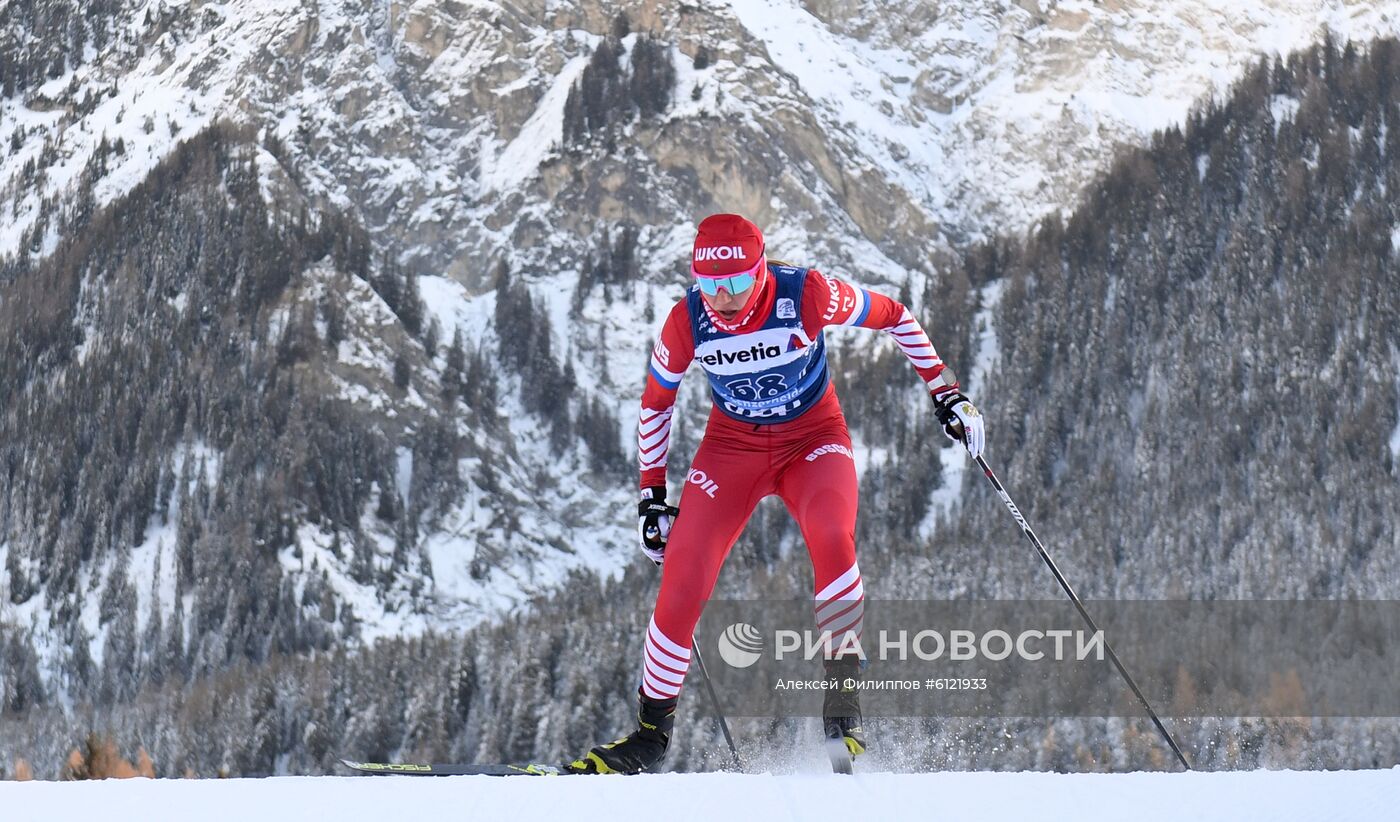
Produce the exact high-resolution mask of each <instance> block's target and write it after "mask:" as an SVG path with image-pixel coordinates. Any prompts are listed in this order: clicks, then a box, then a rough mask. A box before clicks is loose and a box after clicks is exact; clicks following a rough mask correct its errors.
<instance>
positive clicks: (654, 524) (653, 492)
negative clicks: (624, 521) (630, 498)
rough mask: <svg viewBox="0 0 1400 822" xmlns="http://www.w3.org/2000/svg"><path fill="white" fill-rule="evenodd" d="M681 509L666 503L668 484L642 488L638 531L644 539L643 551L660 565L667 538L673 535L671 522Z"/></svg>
mask: <svg viewBox="0 0 1400 822" xmlns="http://www.w3.org/2000/svg"><path fill="white" fill-rule="evenodd" d="M679 513H680V510H679V509H677V508H676V506H674V505H667V504H666V486H664V485H653V486H651V487H650V488H645V489H643V490H642V501H641V503H639V504H638V505H637V516H638V517H639V518H640V522H638V524H637V533H638V536H640V537H641V540H642V553H644V554H646V555H647V556H648V557H650V558H651V561H652V562H655V563H656V564H657V565H660V564H661V563H662V561H663V560H664V559H665V555H666V539H667V538H668V537H670V536H671V523H672V521H674V520H675V518H676V515H677V514H679Z"/></svg>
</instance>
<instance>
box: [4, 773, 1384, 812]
mask: <svg viewBox="0 0 1400 822" xmlns="http://www.w3.org/2000/svg"><path fill="white" fill-rule="evenodd" d="M1397 796H1400V768H1392V769H1390V770H1385V771H1380V770H1377V771H1243V772H1225V773H1129V774H1053V773H933V774H858V775H856V776H851V777H843V776H836V775H834V774H783V775H774V774H753V775H750V774H655V775H647V776H633V777H603V778H596V779H588V778H575V779H571V778H548V777H546V778H532V777H514V778H506V779H502V778H495V777H489V776H459V777H441V778H433V777H379V776H370V777H358V778H357V777H345V778H338V777H281V778H272V779H230V780H145V779H135V780H121V781H118V780H109V781H105V782H0V808H4V814H3V816H4V818H5V819H7V820H14V822H29V821H30V820H36V821H37V820H56V821H63V822H66V820H82V819H103V820H127V819H133V820H135V819H139V820H143V822H160V821H161V820H171V822H177V821H178V822H188V820H194V819H197V820H201V822H224V820H227V822H247V820H248V819H257V820H259V822H278V821H279V820H297V822H301V820H306V819H326V820H335V821H336V822H388V821H389V820H400V819H432V820H437V819H450V818H458V819H511V820H513V822H531V820H550V821H551V822H553V820H559V819H567V820H586V819H608V820H617V819H640V818H643V817H648V818H650V817H661V818H665V819H667V820H668V822H684V821H685V820H692V819H693V820H713V819H792V820H802V819H822V820H855V819H879V820H904V819H968V820H972V819H975V820H980V821H981V822H993V820H1013V821H1014V822H1025V821H1026V820H1056V819H1065V820H1075V822H1094V820H1114V822H1117V820H1124V819H1131V820H1134V822H1152V820H1162V822H1180V821H1181V820H1200V819H1204V820H1215V819H1219V820H1238V819H1246V820H1248V819H1260V820H1264V819H1267V820H1270V822H1280V820H1289V819H1299V820H1308V822H1320V820H1332V819H1337V820H1341V819H1345V820H1379V819H1392V818H1394V813H1395V798H1396V797H1397Z"/></svg>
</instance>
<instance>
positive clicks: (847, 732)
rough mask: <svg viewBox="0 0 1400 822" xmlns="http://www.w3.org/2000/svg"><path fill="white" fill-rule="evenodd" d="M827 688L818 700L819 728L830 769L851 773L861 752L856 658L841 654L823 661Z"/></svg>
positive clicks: (862, 748) (861, 736)
mask: <svg viewBox="0 0 1400 822" xmlns="http://www.w3.org/2000/svg"><path fill="white" fill-rule="evenodd" d="M824 664H825V666H826V680H827V689H826V694H825V698H824V699H823V701H822V729H823V730H824V731H825V732H826V753H827V756H828V757H830V759H831V769H832V770H834V771H835V772H837V773H851V771H852V765H853V763H854V762H855V758H856V757H857V756H859V755H860V754H863V753H865V730H864V729H863V728H862V727H861V722H860V691H859V689H858V687H857V686H858V685H859V682H860V658H859V657H856V656H844V657H841V658H839V659H828V660H826V661H825V663H824Z"/></svg>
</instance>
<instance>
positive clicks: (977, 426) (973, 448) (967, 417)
mask: <svg viewBox="0 0 1400 822" xmlns="http://www.w3.org/2000/svg"><path fill="white" fill-rule="evenodd" d="M933 402H934V406H935V407H936V408H937V409H938V410H937V411H935V412H934V413H935V414H936V415H937V417H938V421H939V422H940V423H942V425H943V435H944V436H945V437H947V438H948V439H950V440H952V441H953V442H957V443H962V444H963V445H964V446H965V447H966V448H967V453H968V455H969V456H971V457H972V458H973V459H976V458H977V457H980V456H982V450H983V448H984V447H985V446H986V444H987V432H986V425H985V423H984V421H983V419H982V414H981V412H979V411H978V410H977V406H975V405H973V404H972V400H969V399H968V398H967V397H966V396H964V395H963V394H962V392H960V391H958V390H956V389H954V390H952V391H945V392H943V393H942V394H939V395H936V396H935V397H934V398H933Z"/></svg>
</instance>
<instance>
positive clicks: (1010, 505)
mask: <svg viewBox="0 0 1400 822" xmlns="http://www.w3.org/2000/svg"><path fill="white" fill-rule="evenodd" d="M977 464H978V465H980V466H982V473H984V474H986V475H987V479H988V480H990V481H991V483H992V487H993V488H995V489H996V490H997V494H999V495H1000V496H1001V501H1002V502H1004V503H1006V507H1007V509H1008V510H1010V511H1011V516H1013V517H1015V518H1016V524H1017V525H1020V526H1021V531H1022V532H1023V533H1024V534H1025V535H1026V539H1028V540H1030V541H1031V545H1034V546H1035V550H1036V551H1037V552H1038V553H1039V554H1040V558H1041V559H1043V560H1045V564H1046V566H1048V567H1049V568H1050V573H1052V574H1054V575H1055V581H1056V582H1058V583H1060V587H1061V588H1063V589H1064V591H1065V593H1066V594H1068V595H1069V598H1070V599H1071V600H1073V602H1074V607H1075V608H1077V609H1079V615H1080V616H1081V617H1084V621H1085V622H1086V623H1088V625H1089V628H1090V630H1092V631H1093V632H1094V633H1095V634H1099V633H1101V631H1100V630H1099V626H1097V625H1095V624H1094V620H1093V618H1092V617H1090V616H1089V612H1088V611H1086V610H1085V609H1084V603H1083V602H1081V601H1080V599H1079V596H1078V595H1077V594H1075V593H1074V589H1073V588H1071V587H1070V584H1069V581H1068V580H1066V579H1065V575H1064V574H1062V573H1060V569H1059V568H1058V567H1056V565H1055V561H1054V560H1053V559H1051V558H1050V554H1049V552H1047V551H1046V550H1045V546H1044V545H1042V544H1041V543H1040V540H1039V539H1038V538H1037V537H1036V535H1035V532H1034V531H1032V530H1031V526H1030V524H1029V523H1027V522H1026V518H1025V517H1024V516H1022V515H1021V509H1019V508H1017V507H1016V503H1014V502H1012V501H1011V495H1010V494H1007V493H1006V489H1005V488H1003V487H1002V485H1001V482H1000V481H999V480H997V475H996V474H994V473H992V468H991V466H990V465H987V461H986V460H985V459H983V458H982V457H980V456H979V457H977ZM1103 647H1104V650H1105V651H1107V652H1108V658H1109V659H1110V660H1112V661H1113V667H1115V668H1117V669H1118V673H1120V674H1122V675H1123V680H1124V681H1125V682H1127V683H1128V687H1129V688H1131V689H1132V691H1133V695H1134V696H1136V697H1137V698H1138V702H1141V703H1142V707H1143V708H1144V709H1145V710H1146V711H1147V715H1148V716H1150V717H1152V724H1153V725H1156V726H1157V730H1158V732H1160V733H1161V734H1162V738H1163V739H1165V740H1166V741H1167V745H1168V746H1170V747H1171V749H1172V753H1174V754H1176V758H1177V760H1178V761H1180V762H1181V767H1183V768H1185V769H1186V770H1188V771H1189V770H1191V763H1190V762H1187V761H1186V755H1185V754H1183V753H1182V752H1181V748H1180V747H1179V746H1178V745H1177V744H1176V740H1175V739H1172V735H1171V734H1170V733H1168V732H1167V729H1166V726H1164V725H1163V724H1162V720H1161V719H1159V718H1158V717H1157V712H1156V711H1154V710H1152V705H1151V704H1149V703H1148V701H1147V697H1145V696H1143V695H1142V691H1140V690H1138V686H1137V683H1136V682H1134V681H1133V678H1132V677H1131V676H1128V671H1127V669H1126V668H1124V667H1123V663H1122V662H1119V661H1118V655H1117V654H1115V653H1114V652H1113V646H1111V645H1109V644H1108V638H1107V637H1105V638H1104V641H1103Z"/></svg>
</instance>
